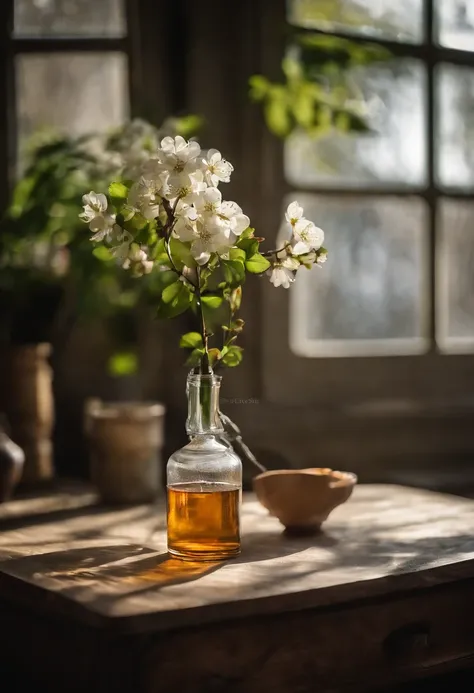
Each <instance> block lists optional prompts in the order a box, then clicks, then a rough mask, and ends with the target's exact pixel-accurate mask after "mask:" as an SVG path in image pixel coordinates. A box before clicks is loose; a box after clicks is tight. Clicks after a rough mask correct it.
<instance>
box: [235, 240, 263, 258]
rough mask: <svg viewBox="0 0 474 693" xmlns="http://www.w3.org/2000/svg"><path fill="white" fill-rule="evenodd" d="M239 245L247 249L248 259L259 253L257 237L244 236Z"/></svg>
mask: <svg viewBox="0 0 474 693" xmlns="http://www.w3.org/2000/svg"><path fill="white" fill-rule="evenodd" d="M237 245H238V247H239V248H242V250H244V251H245V255H246V258H247V259H248V258H250V257H252V255H255V253H258V247H259V242H258V241H257V240H256V239H255V238H243V239H242V240H240V241H239V242H238V243H237Z"/></svg>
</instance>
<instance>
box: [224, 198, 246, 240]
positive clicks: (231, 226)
mask: <svg viewBox="0 0 474 693" xmlns="http://www.w3.org/2000/svg"><path fill="white" fill-rule="evenodd" d="M217 217H218V219H219V221H220V223H221V224H222V225H224V226H225V227H227V229H228V230H229V231H230V232H231V233H232V234H234V236H240V234H241V233H242V232H243V231H245V229H248V227H249V226H250V219H249V217H248V216H247V215H246V214H243V213H242V209H241V208H240V207H239V205H238V204H237V203H236V202H229V201H225V202H222V204H221V205H220V207H219V212H218V214H217Z"/></svg>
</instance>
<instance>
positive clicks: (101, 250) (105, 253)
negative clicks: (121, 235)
mask: <svg viewBox="0 0 474 693" xmlns="http://www.w3.org/2000/svg"><path fill="white" fill-rule="evenodd" d="M92 255H94V257H96V258H97V259H98V260H101V261H102V262H110V260H113V255H112V253H111V252H110V250H109V249H108V248H106V247H105V245H98V246H97V248H94V250H93V251H92Z"/></svg>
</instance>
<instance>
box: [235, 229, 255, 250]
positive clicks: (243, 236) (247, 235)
mask: <svg viewBox="0 0 474 693" xmlns="http://www.w3.org/2000/svg"><path fill="white" fill-rule="evenodd" d="M254 233H255V229H253V228H252V227H251V226H249V227H248V228H247V229H245V231H242V233H241V234H240V240H241V241H243V240H244V239H246V238H252V237H253V235H254ZM237 245H238V246H239V247H241V246H240V243H237Z"/></svg>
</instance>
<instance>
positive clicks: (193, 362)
mask: <svg viewBox="0 0 474 693" xmlns="http://www.w3.org/2000/svg"><path fill="white" fill-rule="evenodd" d="M203 356H204V349H193V351H192V352H191V353H190V354H189V356H188V358H187V359H186V365H187V366H191V367H193V366H199V364H200V363H201V359H202V357H203Z"/></svg>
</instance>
